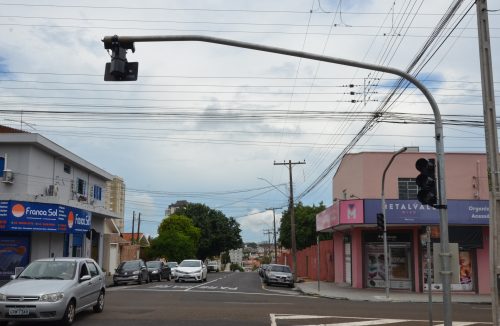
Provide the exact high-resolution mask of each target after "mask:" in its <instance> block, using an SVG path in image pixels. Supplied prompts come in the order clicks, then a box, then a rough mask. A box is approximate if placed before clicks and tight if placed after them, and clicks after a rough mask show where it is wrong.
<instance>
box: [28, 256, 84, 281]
mask: <svg viewBox="0 0 500 326" xmlns="http://www.w3.org/2000/svg"><path fill="white" fill-rule="evenodd" d="M76 265H77V264H76V262H74V261H35V262H32V263H31V264H29V265H28V267H26V269H25V270H24V271H23V272H22V273H21V274H20V275H19V278H26V279H39V280H40V279H44V280H71V279H73V277H74V276H75V270H76Z"/></svg>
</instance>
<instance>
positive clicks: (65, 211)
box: [0, 127, 123, 278]
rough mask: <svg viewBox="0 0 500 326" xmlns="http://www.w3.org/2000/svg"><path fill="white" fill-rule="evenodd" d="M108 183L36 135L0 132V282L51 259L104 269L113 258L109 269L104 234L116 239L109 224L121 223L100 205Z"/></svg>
mask: <svg viewBox="0 0 500 326" xmlns="http://www.w3.org/2000/svg"><path fill="white" fill-rule="evenodd" d="M113 180H115V181H116V177H115V176H113V175H112V174H110V173H108V172H106V171H104V170H103V169H101V168H99V167H97V166H95V165H93V164H91V163H89V162H88V161H86V160H84V159H82V158H81V157H79V156H77V155H75V154H73V153H72V152H70V151H68V150H66V149H65V148H63V147H61V146H59V145H57V144H55V143H54V142H52V141H50V140H48V139H47V138H45V137H43V136H41V135H39V134H35V133H27V132H20V131H18V130H15V129H12V128H7V127H1V128H0V181H1V182H0V278H7V277H9V275H11V274H13V273H14V269H15V267H18V266H26V265H27V264H28V263H29V262H30V261H32V260H35V259H38V258H46V257H55V256H66V257H68V256H69V257H92V258H94V259H95V260H96V261H97V262H98V263H99V264H100V265H101V266H103V267H104V268H112V267H108V266H116V265H117V263H118V262H119V261H118V260H119V255H118V257H114V258H113V259H114V260H117V261H112V262H111V263H110V261H109V255H105V254H104V251H105V247H106V245H105V241H104V234H105V233H115V234H119V227H117V225H116V223H114V220H119V218H123V212H120V211H119V210H116V209H115V210H111V209H109V207H107V206H109V205H106V204H105V199H106V189H107V186H108V182H111V181H113ZM118 224H120V223H118ZM108 245H109V244H108ZM106 250H108V249H107V248H106ZM105 256H106V257H107V258H108V259H107V260H106V261H104V257H105Z"/></svg>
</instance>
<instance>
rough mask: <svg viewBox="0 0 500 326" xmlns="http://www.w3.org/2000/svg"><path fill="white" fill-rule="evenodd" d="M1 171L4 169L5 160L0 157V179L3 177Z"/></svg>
mask: <svg viewBox="0 0 500 326" xmlns="http://www.w3.org/2000/svg"><path fill="white" fill-rule="evenodd" d="M3 169H5V158H3V157H0V177H3Z"/></svg>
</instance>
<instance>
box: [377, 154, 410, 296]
mask: <svg viewBox="0 0 500 326" xmlns="http://www.w3.org/2000/svg"><path fill="white" fill-rule="evenodd" d="M407 149H408V147H403V148H401V149H400V150H399V151H397V152H396V153H394V154H393V155H392V157H391V159H390V160H389V163H387V166H386V167H385V169H384V173H382V193H381V195H380V197H381V198H382V216H383V218H384V265H385V297H386V298H389V287H390V285H391V284H390V283H391V282H390V280H389V249H388V247H387V216H386V215H385V174H386V173H387V170H388V169H389V167H390V166H391V164H392V162H393V161H394V159H395V158H396V156H398V155H399V154H401V153H403V152H406V150H407Z"/></svg>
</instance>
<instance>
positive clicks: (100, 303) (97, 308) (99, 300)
mask: <svg viewBox="0 0 500 326" xmlns="http://www.w3.org/2000/svg"><path fill="white" fill-rule="evenodd" d="M92 309H93V310H94V312H97V313H99V312H102V311H103V310H104V291H102V290H101V293H99V297H98V298H97V303H96V304H95V306H93V307H92Z"/></svg>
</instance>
